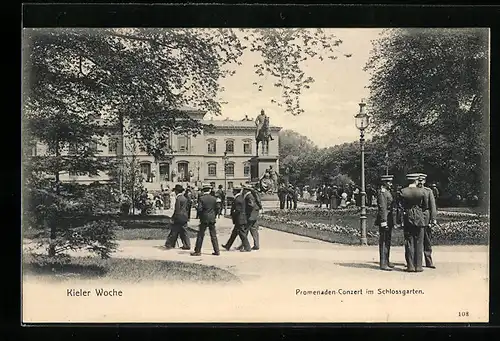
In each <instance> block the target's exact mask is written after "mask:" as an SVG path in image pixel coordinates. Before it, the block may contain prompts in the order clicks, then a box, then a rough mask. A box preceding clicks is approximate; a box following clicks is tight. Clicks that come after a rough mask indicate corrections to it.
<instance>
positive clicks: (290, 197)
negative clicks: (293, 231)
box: [286, 184, 293, 209]
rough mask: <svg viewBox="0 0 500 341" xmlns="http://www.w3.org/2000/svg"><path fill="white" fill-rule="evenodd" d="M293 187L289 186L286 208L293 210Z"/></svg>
mask: <svg viewBox="0 0 500 341" xmlns="http://www.w3.org/2000/svg"><path fill="white" fill-rule="evenodd" d="M292 203H293V185H292V184H288V189H287V192H286V208H287V209H292V208H293V204H292Z"/></svg>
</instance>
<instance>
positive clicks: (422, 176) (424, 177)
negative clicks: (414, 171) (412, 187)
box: [419, 173, 427, 180]
mask: <svg viewBox="0 0 500 341" xmlns="http://www.w3.org/2000/svg"><path fill="white" fill-rule="evenodd" d="M419 179H421V180H425V179H427V174H425V173H420V177H419Z"/></svg>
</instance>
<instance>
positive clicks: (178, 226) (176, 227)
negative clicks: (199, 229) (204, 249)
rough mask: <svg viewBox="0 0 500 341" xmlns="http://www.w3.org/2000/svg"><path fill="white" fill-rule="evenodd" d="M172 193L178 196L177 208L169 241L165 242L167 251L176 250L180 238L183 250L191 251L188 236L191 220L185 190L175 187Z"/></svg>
mask: <svg viewBox="0 0 500 341" xmlns="http://www.w3.org/2000/svg"><path fill="white" fill-rule="evenodd" d="M172 191H173V192H175V195H176V199H175V206H174V207H175V208H174V214H173V215H172V223H171V228H170V234H169V236H168V237H167V241H166V242H165V247H166V248H167V249H172V248H174V246H175V243H176V242H177V238H178V237H179V236H180V237H181V241H182V249H183V250H189V249H191V242H190V240H189V237H188V235H187V222H188V220H189V218H188V211H187V208H188V207H187V205H188V202H187V198H186V197H185V196H184V195H183V193H184V188H183V187H182V185H179V184H177V185H175V187H174V189H173V190H172Z"/></svg>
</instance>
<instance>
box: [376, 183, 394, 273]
mask: <svg viewBox="0 0 500 341" xmlns="http://www.w3.org/2000/svg"><path fill="white" fill-rule="evenodd" d="M393 179H394V176H392V175H382V177H381V179H380V180H381V185H380V190H379V191H378V195H377V207H378V211H377V217H376V218H375V226H378V227H379V256H380V270H385V271H391V270H392V269H393V268H394V265H393V264H392V263H391V262H390V261H389V255H390V250H391V239H392V229H393V228H394V225H395V224H396V221H395V214H394V200H393V197H392V194H391V188H392V180H393Z"/></svg>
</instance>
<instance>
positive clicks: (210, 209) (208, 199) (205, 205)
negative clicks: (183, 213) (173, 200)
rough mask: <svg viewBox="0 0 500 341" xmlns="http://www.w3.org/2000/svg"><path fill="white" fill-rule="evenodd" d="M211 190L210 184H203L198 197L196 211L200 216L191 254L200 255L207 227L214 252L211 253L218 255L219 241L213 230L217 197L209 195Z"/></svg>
mask: <svg viewBox="0 0 500 341" xmlns="http://www.w3.org/2000/svg"><path fill="white" fill-rule="evenodd" d="M211 191H212V186H211V185H209V184H205V185H203V187H202V195H201V196H200V198H199V199H198V205H197V207H196V210H197V212H198V217H199V218H200V229H199V230H198V236H197V238H196V245H195V247H194V252H192V253H191V256H201V246H202V245H203V239H204V238H205V231H206V230H207V228H208V231H209V232H210V240H211V241H212V247H213V248H214V252H213V253H212V255H214V256H219V255H220V251H219V242H218V241H217V232H216V230H215V217H216V214H217V213H216V211H217V199H216V198H215V197H214V196H212V195H210V192H211Z"/></svg>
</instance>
